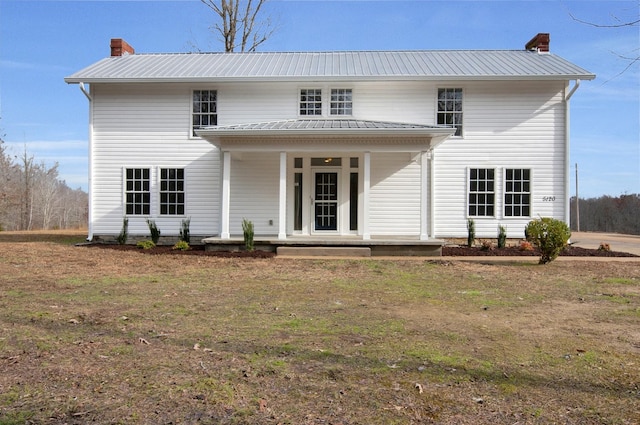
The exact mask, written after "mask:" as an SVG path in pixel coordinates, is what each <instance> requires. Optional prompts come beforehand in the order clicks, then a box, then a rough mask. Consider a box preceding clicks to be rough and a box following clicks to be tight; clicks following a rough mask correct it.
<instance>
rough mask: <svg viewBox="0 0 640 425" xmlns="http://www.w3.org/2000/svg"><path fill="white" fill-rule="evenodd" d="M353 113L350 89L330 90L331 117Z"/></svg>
mask: <svg viewBox="0 0 640 425" xmlns="http://www.w3.org/2000/svg"><path fill="white" fill-rule="evenodd" d="M352 111H353V93H352V91H351V89H331V105H330V108H329V113H330V114H331V115H351V114H352Z"/></svg>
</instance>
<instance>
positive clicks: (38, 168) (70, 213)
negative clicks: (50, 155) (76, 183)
mask: <svg viewBox="0 0 640 425" xmlns="http://www.w3.org/2000/svg"><path fill="white" fill-rule="evenodd" d="M88 199H89V198H88V195H87V193H86V192H84V191H82V190H81V189H71V188H69V186H67V184H66V183H65V181H64V180H61V179H60V176H59V174H58V164H57V163H56V164H54V165H53V166H52V167H48V166H47V165H46V164H44V162H36V160H35V158H34V157H33V156H32V155H30V154H29V153H28V152H27V151H26V149H25V151H24V152H23V153H22V154H20V155H15V156H11V155H10V154H9V153H7V151H6V147H5V145H4V141H3V140H2V139H1V138H0V231H1V230H50V229H76V228H85V227H86V226H87V217H88V215H87V214H88Z"/></svg>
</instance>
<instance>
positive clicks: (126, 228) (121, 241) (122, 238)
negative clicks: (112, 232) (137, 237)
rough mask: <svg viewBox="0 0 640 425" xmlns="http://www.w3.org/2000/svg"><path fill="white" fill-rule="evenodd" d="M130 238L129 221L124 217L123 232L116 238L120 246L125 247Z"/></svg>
mask: <svg viewBox="0 0 640 425" xmlns="http://www.w3.org/2000/svg"><path fill="white" fill-rule="evenodd" d="M128 238H129V219H128V218H127V217H124V218H123V219H122V230H120V234H119V235H118V237H117V238H116V240H117V241H118V244H120V245H124V244H126V243H127V239H128Z"/></svg>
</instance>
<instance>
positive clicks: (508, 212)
mask: <svg viewBox="0 0 640 425" xmlns="http://www.w3.org/2000/svg"><path fill="white" fill-rule="evenodd" d="M504 184H505V186H504V216H505V217H530V216H531V170H529V169H519V168H507V169H506V170H505V178H504Z"/></svg>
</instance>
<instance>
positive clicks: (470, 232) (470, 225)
mask: <svg viewBox="0 0 640 425" xmlns="http://www.w3.org/2000/svg"><path fill="white" fill-rule="evenodd" d="M475 240H476V223H475V222H474V221H473V219H471V218H470V219H468V220H467V246H468V247H469V248H471V247H472V246H473V241H475Z"/></svg>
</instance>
